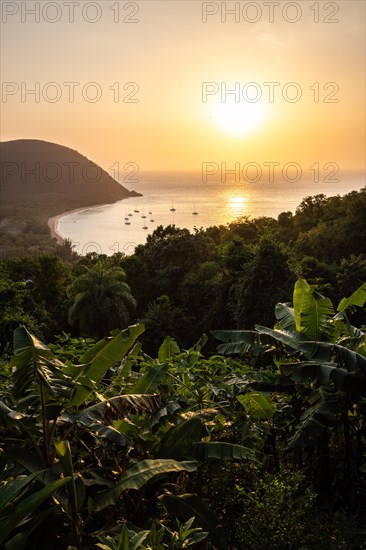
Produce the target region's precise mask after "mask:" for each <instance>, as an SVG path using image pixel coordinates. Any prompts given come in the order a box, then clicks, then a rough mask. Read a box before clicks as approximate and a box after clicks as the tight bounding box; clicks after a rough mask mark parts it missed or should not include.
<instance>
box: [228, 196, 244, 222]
mask: <svg viewBox="0 0 366 550" xmlns="http://www.w3.org/2000/svg"><path fill="white" fill-rule="evenodd" d="M247 208H248V199H247V198H246V197H239V196H235V195H234V196H229V197H227V210H228V212H229V213H230V215H231V216H233V217H234V218H237V217H238V216H243V215H244V213H245V211H246V210H247Z"/></svg>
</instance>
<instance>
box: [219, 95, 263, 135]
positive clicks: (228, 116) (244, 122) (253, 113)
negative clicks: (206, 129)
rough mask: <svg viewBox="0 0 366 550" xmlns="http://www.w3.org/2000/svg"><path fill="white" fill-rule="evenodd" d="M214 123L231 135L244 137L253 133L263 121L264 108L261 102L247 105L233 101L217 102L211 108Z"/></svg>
mask: <svg viewBox="0 0 366 550" xmlns="http://www.w3.org/2000/svg"><path fill="white" fill-rule="evenodd" d="M212 118H213V120H214V122H215V123H216V124H217V125H218V126H219V127H220V128H221V129H222V130H224V131H225V132H227V133H228V134H232V135H237V136H239V135H245V134H250V133H252V132H255V131H256V130H257V129H259V128H260V126H261V125H262V124H263V122H264V120H265V108H264V106H263V104H261V102H257V103H248V102H244V101H241V102H239V103H236V102H235V101H234V100H231V101H229V100H227V101H226V102H218V103H216V105H215V107H214V108H213V112H212Z"/></svg>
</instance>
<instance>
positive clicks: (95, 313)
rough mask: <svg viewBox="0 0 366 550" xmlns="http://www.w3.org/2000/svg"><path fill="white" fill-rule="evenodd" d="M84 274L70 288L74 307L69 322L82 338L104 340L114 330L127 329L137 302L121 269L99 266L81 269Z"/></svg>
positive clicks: (99, 263) (70, 311)
mask: <svg viewBox="0 0 366 550" xmlns="http://www.w3.org/2000/svg"><path fill="white" fill-rule="evenodd" d="M82 267H83V269H84V271H85V272H84V273H83V274H82V275H80V276H79V277H77V278H76V279H75V280H74V282H73V283H72V284H71V285H70V287H69V293H70V295H71V296H72V297H73V298H74V303H73V304H72V306H71V307H70V309H69V321H70V323H71V324H76V323H77V324H78V325H79V327H80V332H81V334H82V335H83V336H95V337H96V338H99V339H100V338H103V337H104V336H106V335H107V334H108V333H109V332H110V331H111V330H112V329H115V328H121V329H122V328H125V327H126V326H127V325H128V323H129V321H130V319H131V315H132V313H133V312H134V310H135V307H136V300H135V298H134V297H133V296H132V294H131V290H130V287H129V286H128V284H127V283H126V275H125V272H124V271H123V269H122V268H120V267H116V266H114V267H106V266H105V265H103V263H102V262H97V263H96V264H95V265H93V266H92V267H86V266H82Z"/></svg>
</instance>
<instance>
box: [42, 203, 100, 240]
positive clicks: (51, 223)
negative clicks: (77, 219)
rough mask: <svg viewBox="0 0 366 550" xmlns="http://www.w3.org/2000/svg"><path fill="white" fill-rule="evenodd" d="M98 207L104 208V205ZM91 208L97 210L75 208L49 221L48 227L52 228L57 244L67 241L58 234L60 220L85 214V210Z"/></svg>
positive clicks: (52, 235) (87, 208)
mask: <svg viewBox="0 0 366 550" xmlns="http://www.w3.org/2000/svg"><path fill="white" fill-rule="evenodd" d="M96 206H102V205H96ZM103 206H104V205H103ZM90 208H95V207H93V206H84V207H83V208H74V209H73V210H68V211H67V212H63V213H62V214H58V215H57V216H53V217H52V218H50V219H49V220H48V222H47V225H48V227H49V228H50V233H51V237H52V238H53V239H56V242H57V244H59V245H63V244H64V243H65V240H66V239H64V238H63V237H61V235H60V233H59V232H58V223H59V221H60V219H61V218H63V217H64V216H68V215H69V214H75V213H76V212H83V211H84V210H89V209H90Z"/></svg>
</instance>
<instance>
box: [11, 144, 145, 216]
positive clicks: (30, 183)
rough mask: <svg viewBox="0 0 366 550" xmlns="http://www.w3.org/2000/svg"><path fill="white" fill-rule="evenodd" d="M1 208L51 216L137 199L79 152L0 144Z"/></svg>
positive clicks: (40, 145)
mask: <svg viewBox="0 0 366 550" xmlns="http://www.w3.org/2000/svg"><path fill="white" fill-rule="evenodd" d="M0 160H1V203H2V207H3V208H5V209H6V210H8V207H14V206H16V207H23V206H26V207H30V206H33V207H36V208H37V207H46V208H47V210H48V211H50V212H52V214H58V213H59V214H61V213H62V212H64V211H65V210H70V209H74V208H79V207H83V206H91V205H97V204H104V203H113V202H115V201H118V200H120V199H125V198H127V197H131V196H136V195H138V193H136V192H135V191H129V190H128V189H126V188H125V187H123V186H122V185H120V184H119V183H118V182H117V181H115V180H114V179H113V178H112V177H111V176H110V175H109V174H107V172H106V171H105V170H103V169H102V168H101V167H100V166H98V165H97V164H95V163H94V162H92V161H91V160H89V159H88V158H86V157H85V156H83V155H81V154H80V153H78V152H77V151H75V150H73V149H70V148H69V147H65V146H63V145H58V144H56V143H50V142H47V141H40V140H33V139H21V140H15V141H7V142H3V143H0Z"/></svg>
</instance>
